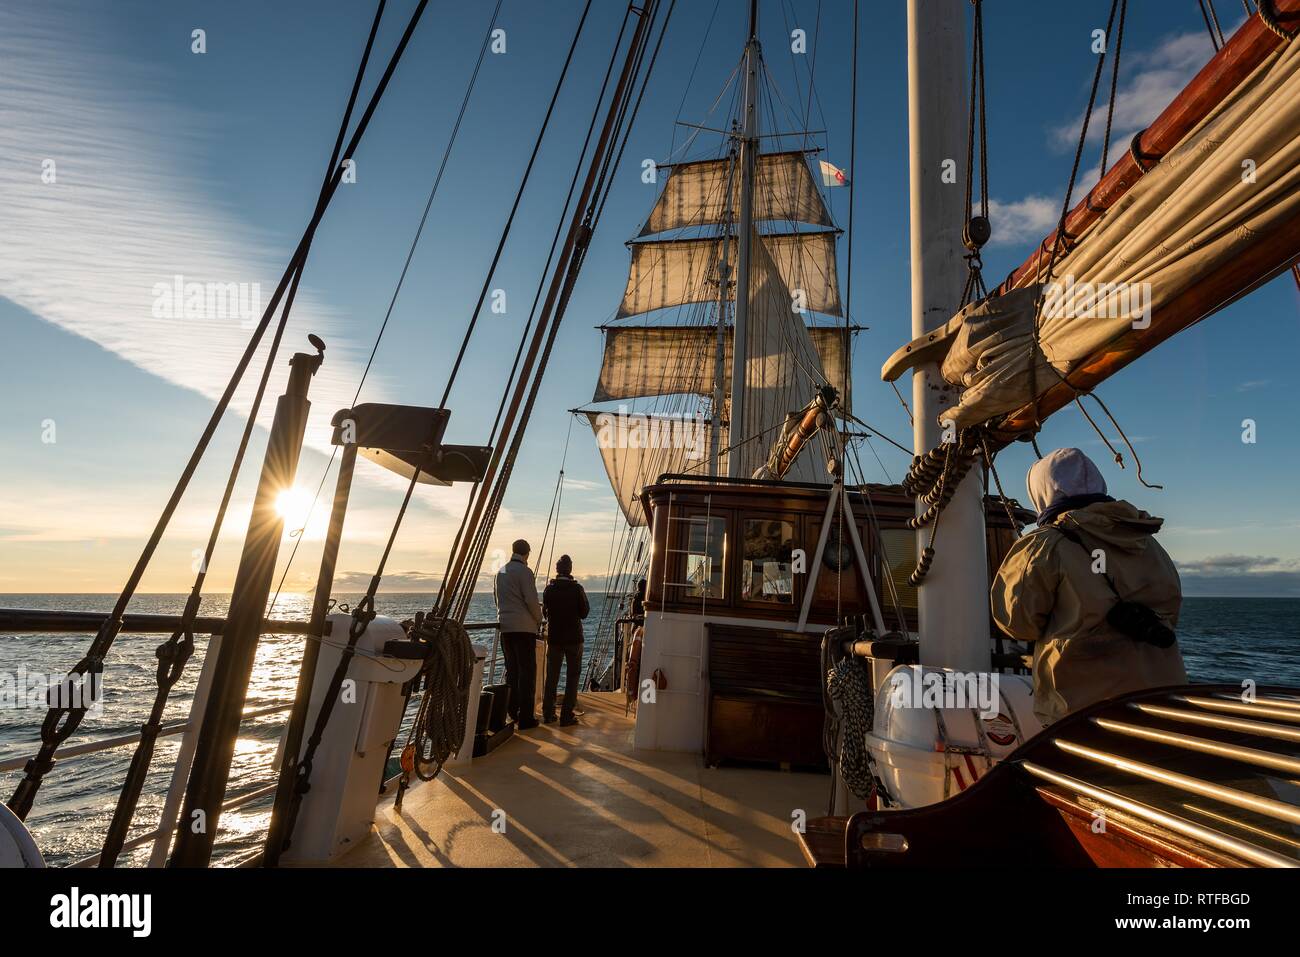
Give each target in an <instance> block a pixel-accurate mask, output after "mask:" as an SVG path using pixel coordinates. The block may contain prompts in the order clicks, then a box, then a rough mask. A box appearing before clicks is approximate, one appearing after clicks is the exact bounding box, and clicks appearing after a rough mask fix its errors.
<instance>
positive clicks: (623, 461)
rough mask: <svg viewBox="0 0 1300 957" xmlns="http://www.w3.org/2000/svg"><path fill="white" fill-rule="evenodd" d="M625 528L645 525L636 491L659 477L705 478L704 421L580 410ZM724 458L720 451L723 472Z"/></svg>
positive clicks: (706, 426)
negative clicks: (695, 475) (683, 475)
mask: <svg viewBox="0 0 1300 957" xmlns="http://www.w3.org/2000/svg"><path fill="white" fill-rule="evenodd" d="M583 414H584V415H586V416H587V421H588V422H589V423H590V424H591V428H592V431H593V432H594V433H595V435H596V445H597V447H598V448H599V449H600V458H601V461H602V462H604V464H605V473H606V474H607V475H608V476H609V484H610V485H611V486H612V487H613V489H614V495H615V497H616V498H617V499H618V506H619V508H620V509H622V510H623V517H624V518H626V519H627V523H628V524H629V525H644V524H645V523H646V522H645V512H644V510H643V509H642V508H641V502H640V496H641V490H642V489H643V488H645V487H646V486H647V485H650V484H652V483H653V482H654V481H655V480H656V479H658V478H659V476H661V475H667V474H698V475H700V476H706V475H708V474H709V422H708V421H707V420H705V419H703V418H700V417H693V418H692V417H676V416H667V415H644V414H641V413H636V412H628V411H627V410H626V409H621V410H619V411H617V412H594V411H588V412H584V413H583ZM726 461H727V454H726V452H725V451H724V452H723V453H722V468H723V469H725V467H726Z"/></svg>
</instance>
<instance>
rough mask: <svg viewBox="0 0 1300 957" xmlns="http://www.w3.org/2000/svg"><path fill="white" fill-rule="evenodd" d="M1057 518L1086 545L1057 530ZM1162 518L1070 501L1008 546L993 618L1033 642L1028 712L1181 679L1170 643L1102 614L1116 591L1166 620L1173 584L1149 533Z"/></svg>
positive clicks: (1066, 709)
mask: <svg viewBox="0 0 1300 957" xmlns="http://www.w3.org/2000/svg"><path fill="white" fill-rule="evenodd" d="M1058 524H1066V525H1068V526H1069V527H1070V528H1071V530H1072V531H1073V532H1074V533H1075V534H1076V535H1077V536H1078V537H1079V538H1080V539H1082V540H1083V542H1084V545H1085V546H1086V547H1083V548H1081V547H1080V546H1079V545H1078V544H1077V543H1075V542H1072V541H1070V540H1069V539H1067V538H1066V537H1065V536H1064V535H1062V534H1061V533H1060V532H1059V531H1058V530H1057V529H1056V527H1055V526H1056V525H1058ZM1162 524H1163V520H1162V519H1159V518H1154V517H1153V516H1151V515H1148V514H1147V513H1146V512H1143V511H1139V510H1138V509H1137V508H1135V507H1134V506H1133V505H1131V504H1129V503H1128V502H1123V501H1118V502H1115V501H1111V502H1098V503H1096V504H1092V505H1087V506H1084V507H1082V508H1075V509H1071V510H1070V511H1067V512H1065V513H1063V514H1061V515H1059V516H1057V517H1056V519H1055V521H1054V522H1052V523H1050V524H1047V525H1046V526H1044V527H1040V528H1038V529H1036V530H1035V531H1033V532H1031V533H1030V534H1028V535H1026V536H1024V537H1023V538H1021V539H1020V540H1019V541H1017V542H1016V543H1015V545H1013V546H1012V548H1011V551H1010V552H1008V553H1007V556H1006V558H1005V559H1004V560H1003V562H1002V567H1001V568H999V569H998V573H997V575H996V577H995V578H994V581H993V588H992V591H991V595H990V597H991V600H992V605H993V619H994V621H996V622H997V624H998V626H999V627H1000V628H1001V629H1002V630H1003V631H1005V632H1006V633H1007V634H1009V635H1010V636H1011V637H1013V638H1015V639H1017V640H1019V641H1031V642H1033V643H1034V712H1035V713H1036V714H1037V715H1038V717H1039V718H1040V719H1042V721H1043V722H1044V724H1046V723H1049V722H1052V721H1057V720H1059V719H1060V718H1062V717H1064V716H1065V715H1066V714H1069V713H1070V712H1072V711H1078V710H1079V709H1080V708H1084V707H1086V706H1088V705H1090V704H1093V703H1095V702H1097V701H1101V700H1104V699H1105V698H1109V697H1112V696H1114V695H1118V694H1124V693H1125V692H1129V691H1138V690H1141V689H1143V688H1155V687H1160V686H1162V685H1177V684H1186V682H1187V672H1186V670H1185V669H1184V668H1183V658H1182V654H1181V653H1180V652H1179V650H1178V645H1177V644H1174V645H1173V646H1172V647H1170V648H1157V647H1155V646H1154V645H1150V644H1146V643H1142V642H1137V641H1134V640H1133V639H1132V638H1129V637H1127V636H1125V635H1122V634H1120V633H1119V632H1117V631H1115V630H1114V629H1112V628H1111V627H1110V625H1109V624H1108V623H1107V621H1106V613H1107V612H1108V611H1109V610H1110V607H1111V606H1112V605H1113V604H1114V603H1115V601H1116V600H1117V599H1116V598H1115V593H1114V592H1113V591H1111V589H1110V586H1109V585H1107V583H1106V579H1105V577H1104V576H1103V575H1101V574H1098V573H1097V572H1096V571H1094V568H1095V567H1096V566H1097V565H1098V563H1099V561H1100V559H1101V558H1103V557H1104V560H1105V571H1106V573H1107V574H1109V575H1110V577H1111V578H1112V579H1113V580H1114V582H1115V585H1116V587H1117V588H1118V590H1119V592H1120V594H1121V595H1123V596H1124V598H1125V600H1127V601H1135V602H1141V603H1142V604H1144V605H1147V606H1148V607H1150V608H1151V609H1152V610H1153V611H1155V612H1156V613H1157V614H1158V615H1159V616H1160V617H1161V618H1162V619H1163V620H1164V622H1165V624H1167V625H1169V627H1170V628H1175V627H1176V626H1177V624H1178V610H1179V607H1180V605H1181V604H1182V589H1181V586H1180V584H1179V581H1178V571H1177V569H1175V567H1174V563H1173V560H1172V559H1171V558H1170V557H1169V554H1168V553H1167V552H1166V551H1165V550H1164V549H1163V548H1162V547H1161V546H1160V544H1159V543H1158V542H1156V540H1155V539H1154V538H1152V536H1153V535H1154V534H1155V533H1156V532H1158V531H1159V530H1160V526H1161V525H1162Z"/></svg>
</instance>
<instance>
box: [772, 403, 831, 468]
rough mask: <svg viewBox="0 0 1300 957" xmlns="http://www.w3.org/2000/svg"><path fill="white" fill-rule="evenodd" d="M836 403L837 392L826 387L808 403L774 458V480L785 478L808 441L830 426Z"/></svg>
mask: <svg viewBox="0 0 1300 957" xmlns="http://www.w3.org/2000/svg"><path fill="white" fill-rule="evenodd" d="M835 401H836V392H835V390H834V389H833V388H831V387H830V386H825V387H823V388H822V390H821V391H820V392H819V393H818V394H817V398H815V399H813V400H812V401H811V402H809V403H808V407H807V408H806V409H805V410H804V413H803V417H802V418H801V419H800V420H799V424H798V426H796V427H795V429H794V431H793V432H791V433H790V436H789V438H788V439H787V440H786V442H785V445H784V446H783V447H781V449H780V451H779V452H778V453H777V454H776V455H774V456H773V461H772V466H771V468H769V469H768V471H770V472H771V473H772V475H771V477H772V478H774V479H779V478H784V477H785V473H786V472H788V471H790V466H791V465H793V464H794V460H795V459H797V458H798V457H799V453H800V452H802V451H803V447H804V446H805V445H807V444H808V441H809V440H810V439H811V438H812V437H813V436H814V435H816V434H817V432H818V430H819V429H822V428H824V427H827V426H829V424H830V409H831V406H832V405H834V404H835Z"/></svg>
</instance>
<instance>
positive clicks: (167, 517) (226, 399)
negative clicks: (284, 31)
mask: <svg viewBox="0 0 1300 957" xmlns="http://www.w3.org/2000/svg"><path fill="white" fill-rule="evenodd" d="M427 5H428V0H420V2H419V4H418V5H417V7H416V9H415V10H414V12H413V13H412V14H411V17H410V20H409V21H408V23H407V26H406V29H405V31H404V32H403V34H402V36H401V38H400V39H399V40H398V43H397V45H396V47H395V48H394V50H393V53H392V54H391V55H390V58H389V62H388V65H387V67H386V68H385V70H384V73H383V74H382V76H381V77H380V79H379V81H378V83H377V84H376V86H375V89H374V91H373V92H372V93H371V96H370V100H369V102H368V103H367V105H366V108H365V110H364V111H363V113H362V115H361V118H360V119H359V121H358V122H357V125H356V128H355V129H354V130H353V133H352V136H351V137H350V139H348V142H347V146H346V148H345V149H342V150H341V149H340V147H341V146H342V143H343V139H344V136H345V135H346V131H347V126H348V123H349V121H350V120H351V116H352V112H353V109H354V107H355V103H356V97H357V93H358V91H359V89H360V82H361V75H362V74H363V73H364V71H365V66H366V63H367V61H368V58H369V54H370V51H371V48H372V46H373V41H374V37H375V32H376V29H377V26H378V21H379V20H380V19H381V18H382V15H383V10H384V6H385V0H380V2H379V4H378V7H377V9H376V13H375V24H374V25H373V26H372V28H371V33H370V36H369V38H368V40H367V44H366V50H365V53H364V55H363V59H362V63H361V67H360V68H359V70H358V77H357V79H356V81H355V82H354V83H353V89H352V92H351V94H350V96H349V100H348V107H347V109H346V111H345V115H344V120H343V122H342V124H341V127H340V132H339V135H338V137H337V138H336V140H335V145H334V152H333V156H332V168H331V171H330V172H329V173H328V174H327V178H326V182H325V184H324V185H323V186H322V189H321V192H320V195H319V196H318V198H317V201H316V207H315V209H314V211H313V213H312V217H311V220H310V221H309V222H308V224H307V226H306V228H305V229H304V231H303V234H302V237H301V238H300V239H299V241H298V245H297V247H296V248H295V250H294V252H293V254H292V256H291V257H290V260H289V264H288V265H287V266H286V267H285V270H284V272H283V273H282V275H281V277H280V280H279V283H278V284H277V286H276V290H275V292H274V293H273V294H272V296H271V299H270V301H269V302H268V303H267V306H266V309H265V310H264V311H263V313H262V318H261V319H260V321H259V322H258V325H257V327H256V328H255V329H254V331H253V334H252V335H251V336H250V337H249V341H248V344H247V345H246V346H245V348H244V352H243V353H242V355H241V356H240V359H239V361H238V363H237V364H236V366H235V369H234V371H233V372H232V373H231V376H230V379H229V380H228V382H227V384H226V387H225V389H224V390H223V392H222V394H221V397H220V398H219V399H218V401H217V404H216V407H215V408H214V409H213V411H212V414H211V416H210V417H209V419H208V422H207V425H206V426H205V427H204V430H203V432H202V434H201V435H200V436H199V439H198V441H197V442H196V444H195V446H194V449H193V451H192V452H191V453H190V457H189V460H188V461H187V462H186V465H185V467H184V469H183V470H182V472H181V475H180V477H179V479H178V480H177V482H176V485H175V487H174V488H173V490H172V493H171V495H170V497H169V498H168V500H167V503H166V504H165V505H164V507H163V510H162V513H161V514H160V515H159V518H158V521H157V522H156V523H155V525H154V529H153V531H152V533H151V534H150V536H149V539H148V540H147V542H146V543H145V546H144V548H143V550H142V551H141V554H140V557H139V558H138V559H137V561H136V564H135V566H134V568H133V569H132V571H131V574H130V576H129V577H128V579H127V582H126V584H125V585H124V586H123V589H122V591H121V593H120V594H119V596H118V598H117V601H116V602H115V604H114V607H113V610H112V612H110V613H109V615H108V617H107V618H105V620H104V622H103V624H101V626H100V628H99V631H98V632H97V634H96V636H95V638H94V640H93V641H92V642H91V646H90V650H89V651H88V652H87V654H86V656H85V657H84V658H83V659H82V660H81V661H80V662H78V663H77V664H76V665H75V666H74V667H73V669H72V670H71V671H70V672H69V679H71V678H72V676H74V675H77V676H82V675H85V674H87V673H90V674H92V675H98V674H100V673H102V671H103V663H104V659H105V657H107V655H108V652H109V650H110V649H111V647H112V645H113V642H114V640H115V639H116V637H117V634H118V632H119V631H120V630H121V626H122V616H123V615H124V614H125V612H126V608H127V605H128V604H129V603H130V600H131V598H132V597H133V596H134V594H135V590H136V588H137V587H138V586H139V583H140V581H141V579H142V578H143V576H144V573H145V570H146V569H147V568H148V566H149V564H150V562H151V561H152V559H153V555H154V553H155V551H156V550H157V547H158V544H159V542H160V541H161V539H162V536H163V534H164V532H165V531H166V529H167V527H168V525H169V524H170V522H171V518H172V516H173V514H174V513H175V511H176V509H177V507H178V506H179V504H180V500H181V498H182V497H183V496H184V494H185V492H186V490H187V489H188V487H189V483H190V481H191V479H192V478H193V476H194V473H195V471H196V470H197V468H198V465H199V462H200V461H201V460H202V458H203V456H204V454H205V453H206V451H207V448H208V446H209V444H210V443H211V440H212V437H213V435H214V434H215V433H216V430H217V427H218V426H219V424H220V422H221V420H222V418H224V415H225V411H226V409H227V408H228V406H229V405H230V402H231V400H232V398H233V397H234V394H235V391H236V389H237V388H238V386H239V383H240V382H241V381H242V379H243V376H244V373H245V372H246V371H247V369H248V365H249V363H250V362H251V361H252V358H253V356H254V354H255V353H256V351H257V347H258V345H259V344H260V342H261V340H262V337H263V336H264V335H265V333H266V330H267V328H268V327H269V325H270V323H271V319H272V317H273V316H274V315H275V314H276V312H277V310H279V308H280V305H281V301H282V300H284V297H285V293H286V289H288V290H289V298H288V300H285V307H286V308H285V310H284V312H283V313H282V318H281V324H280V325H279V326H278V327H277V334H276V337H277V340H278V338H279V335H280V333H281V332H282V330H283V324H284V322H286V321H287V318H288V306H289V305H291V303H292V299H293V295H294V293H295V292H296V288H297V279H298V277H299V276H300V273H301V271H302V268H303V266H304V264H305V263H306V260H307V254H308V251H309V250H310V247H311V242H312V239H313V238H314V236H315V233H316V229H317V227H318V226H319V225H320V222H321V220H322V219H323V218H324V215H325V211H326V209H327V208H328V206H329V203H330V201H331V200H332V199H333V197H334V194H335V192H336V191H337V190H338V187H339V185H340V183H341V182H342V179H343V174H344V172H345V170H346V167H347V163H348V161H349V160H350V159H351V158H352V156H353V154H354V153H355V152H356V149H357V147H358V146H359V145H360V143H361V141H362V139H363V138H364V136H365V133H366V130H367V128H368V127H369V125H370V120H371V118H372V117H373V115H374V113H375V110H376V109H377V107H378V105H379V103H380V101H381V100H382V99H383V96H384V93H385V91H386V90H387V88H388V84H389V81H390V80H391V79H392V76H393V73H394V71H395V70H396V68H397V64H398V63H399V62H400V61H401V58H402V55H403V53H404V52H405V50H406V47H407V45H408V43H409V42H410V38H411V36H412V34H413V33H414V32H415V28H416V26H417V24H418V23H419V21H420V17H421V16H422V15H423V13H424V9H425V7H426V6H427ZM340 153H341V156H342V162H341V163H340V162H337V161H338V160H339V157H340ZM241 454H242V452H241ZM180 640H182V639H178V643H179V641H180ZM182 664H183V662H182ZM85 710H86V709H85V708H80V709H76V708H58V707H53V708H51V709H50V710H49V712H48V713H47V715H46V718H45V721H44V723H43V724H42V727H41V746H40V748H39V750H38V752H37V754H36V755H35V756H34V757H33V758H32V760H31V761H29V762H28V764H27V766H26V768H25V769H24V772H25V773H24V778H23V780H22V781H20V782H19V784H18V787H17V788H16V790H15V792H14V795H13V797H12V798H10V800H9V807H10V809H11V810H13V811H14V813H15V814H16V815H17V816H18V817H19V818H20V819H22V818H25V817H26V816H27V813H28V812H29V811H30V810H31V806H32V803H33V802H34V801H35V798H36V793H37V791H38V790H39V788H40V785H41V781H42V779H43V778H44V776H45V774H46V773H47V772H48V771H49V770H50V768H51V767H53V764H54V754H55V751H56V750H57V749H58V747H59V746H60V745H61V744H63V742H64V741H66V740H67V739H68V737H70V736H71V734H72V733H73V732H74V731H75V730H76V729H77V727H78V726H79V725H80V723H81V720H82V718H83V717H84V716H85Z"/></svg>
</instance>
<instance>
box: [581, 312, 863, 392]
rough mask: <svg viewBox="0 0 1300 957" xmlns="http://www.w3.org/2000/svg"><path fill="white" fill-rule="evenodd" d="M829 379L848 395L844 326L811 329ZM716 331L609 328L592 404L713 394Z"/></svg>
mask: <svg viewBox="0 0 1300 957" xmlns="http://www.w3.org/2000/svg"><path fill="white" fill-rule="evenodd" d="M808 335H809V336H810V337H811V339H812V344H813V348H814V349H815V350H816V353H817V357H818V360H819V362H820V365H821V368H822V370H823V372H824V373H825V375H826V378H827V379H828V380H829V381H830V383H831V384H832V385H834V386H835V387H836V388H837V389H839V390H840V392H841V395H840V406H841V407H842V408H845V409H848V408H849V407H850V406H849V399H848V396H847V395H845V394H843V393H844V364H845V359H846V355H847V352H848V348H847V346H848V341H847V340H848V333H847V332H846V331H845V329H844V327H843V326H834V327H832V326H810V327H808ZM717 340H718V330H717V328H716V327H714V326H610V327H609V328H607V329H606V330H605V357H604V361H603V362H602V363H601V367H600V378H599V379H598V380H597V382H596V394H595V395H594V396H593V397H592V401H593V402H611V401H615V400H618V399H639V398H644V397H647V396H658V395H679V394H681V395H685V394H692V393H693V394H695V395H702V396H709V395H712V394H713V384H714V375H715V371H716V359H717ZM731 343H732V335H731V330H730V329H727V330H726V331H725V332H724V334H723V364H722V367H723V370H724V372H723V381H724V382H725V383H726V388H728V389H729V388H730V373H729V372H727V371H725V370H730V368H731Z"/></svg>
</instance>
